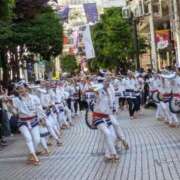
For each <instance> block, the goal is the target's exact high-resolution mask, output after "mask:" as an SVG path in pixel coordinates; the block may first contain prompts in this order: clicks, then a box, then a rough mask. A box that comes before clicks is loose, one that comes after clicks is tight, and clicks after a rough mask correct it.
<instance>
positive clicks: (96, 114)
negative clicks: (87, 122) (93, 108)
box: [92, 112, 109, 121]
mask: <svg viewBox="0 0 180 180" xmlns="http://www.w3.org/2000/svg"><path fill="white" fill-rule="evenodd" d="M92 116H93V121H96V120H97V119H103V118H104V119H109V114H104V113H100V112H93V115H92Z"/></svg>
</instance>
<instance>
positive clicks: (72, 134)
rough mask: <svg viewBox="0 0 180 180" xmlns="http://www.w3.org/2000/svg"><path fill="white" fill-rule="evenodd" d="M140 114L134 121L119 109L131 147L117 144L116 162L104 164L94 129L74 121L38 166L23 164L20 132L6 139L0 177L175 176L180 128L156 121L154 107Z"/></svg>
mask: <svg viewBox="0 0 180 180" xmlns="http://www.w3.org/2000/svg"><path fill="white" fill-rule="evenodd" d="M144 113H145V114H146V115H145V116H141V118H140V119H138V120H133V121H130V120H129V119H128V115H127V113H121V114H120V117H119V121H120V124H121V126H122V127H123V131H124V133H125V136H126V138H127V141H128V142H129V144H130V150H129V151H127V152H126V151H125V150H124V149H121V151H120V157H121V159H120V161H119V162H118V163H116V164H112V163H104V160H103V156H102V153H103V146H102V144H103V143H102V142H103V138H102V137H101V135H100V134H99V132H97V131H93V130H89V129H88V128H87V127H86V124H85V123H84V122H83V120H77V122H76V126H75V127H73V128H71V129H70V130H66V131H65V132H64V135H63V136H64V146H63V147H58V148H56V149H55V148H52V149H51V151H52V152H51V156H50V157H41V158H40V159H41V162H42V164H41V165H40V166H38V167H34V166H29V165H26V164H25V160H26V153H27V152H25V151H24V149H25V145H24V143H23V141H22V137H21V136H18V137H13V138H11V142H10V145H9V146H8V147H7V148H6V149H4V150H3V151H2V152H0V180H56V179H57V180H71V179H72V180H81V179H82V180H105V179H106V180H111V179H112V180H161V179H162V180H179V179H180V129H171V128H168V127H167V125H165V124H164V123H163V122H159V121H156V120H155V119H154V113H155V112H154V111H153V110H146V111H145V112H144ZM81 119H82V118H81ZM15 139H16V140H15Z"/></svg>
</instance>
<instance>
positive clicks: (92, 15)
mask: <svg viewBox="0 0 180 180" xmlns="http://www.w3.org/2000/svg"><path fill="white" fill-rule="evenodd" d="M83 6H84V11H85V14H86V18H87V22H88V23H89V22H92V23H95V22H97V21H98V11H97V7H96V3H86V4H84V5H83Z"/></svg>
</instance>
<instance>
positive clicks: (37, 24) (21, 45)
mask: <svg viewBox="0 0 180 180" xmlns="http://www.w3.org/2000/svg"><path fill="white" fill-rule="evenodd" d="M46 2H47V0H36V1H34V0H16V1H15V0H0V53H1V59H3V60H2V61H3V64H4V65H6V64H7V55H6V54H7V52H9V53H10V54H11V58H12V59H10V61H12V63H14V64H16V65H18V64H19V63H18V61H22V62H24V61H26V58H24V56H23V52H24V51H25V49H26V50H27V51H28V52H29V53H30V54H37V55H40V56H41V57H42V58H43V59H45V60H48V61H50V60H51V59H52V58H53V57H56V56H58V55H59V54H61V51H62V44H63V43H62V41H63V26H62V23H61V22H60V19H59V18H58V16H57V15H56V13H55V12H54V11H53V10H52V8H50V7H48V6H45V3H46ZM36 5H37V6H36ZM31 7H33V9H31ZM1 10H2V11H1ZM17 47H18V48H17ZM17 49H20V53H21V55H20V56H19V55H17V54H18V53H19V52H17ZM2 57H3V58H2ZM12 63H11V62H10V64H9V66H11V64H12ZM3 68H4V67H3ZM10 68H11V70H12V68H13V67H10ZM4 70H5V69H4Z"/></svg>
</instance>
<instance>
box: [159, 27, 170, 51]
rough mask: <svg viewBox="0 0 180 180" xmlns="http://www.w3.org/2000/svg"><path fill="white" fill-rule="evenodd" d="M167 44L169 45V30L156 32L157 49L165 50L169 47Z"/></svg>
mask: <svg viewBox="0 0 180 180" xmlns="http://www.w3.org/2000/svg"><path fill="white" fill-rule="evenodd" d="M169 43H170V31H169V30H160V31H156V44H157V49H165V48H167V47H168V46H169Z"/></svg>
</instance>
